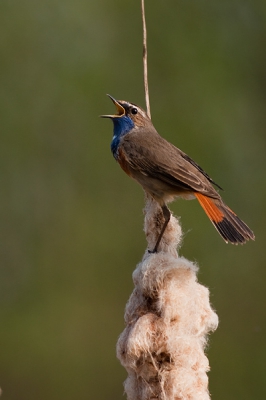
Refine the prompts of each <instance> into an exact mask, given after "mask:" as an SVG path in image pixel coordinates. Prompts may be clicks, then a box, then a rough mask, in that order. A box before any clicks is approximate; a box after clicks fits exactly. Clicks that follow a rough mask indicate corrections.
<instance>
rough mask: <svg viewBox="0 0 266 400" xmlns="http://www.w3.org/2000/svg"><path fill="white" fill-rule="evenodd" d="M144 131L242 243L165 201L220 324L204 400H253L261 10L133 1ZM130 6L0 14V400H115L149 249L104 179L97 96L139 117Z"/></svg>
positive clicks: (119, 182) (116, 190)
mask: <svg viewBox="0 0 266 400" xmlns="http://www.w3.org/2000/svg"><path fill="white" fill-rule="evenodd" d="M146 13H147V27H148V52H149V53H148V55H149V59H148V63H149V84H150V97H151V111H152V117H153V122H154V124H155V126H156V127H157V129H158V131H159V132H160V133H161V134H162V135H163V136H164V137H165V138H167V139H168V140H169V141H171V142H173V143H174V144H175V145H176V146H178V147H180V148H181V149H182V150H183V151H185V152H186V153H188V154H189V155H190V156H191V157H192V158H194V159H195V160H196V161H197V162H198V163H199V164H200V165H201V166H202V167H203V168H204V169H205V170H206V171H207V172H208V173H209V174H210V175H211V177H212V178H213V179H214V180H215V181H216V182H218V183H219V184H220V185H221V186H222V187H223V188H224V189H225V192H224V193H223V197H224V200H225V201H226V202H227V203H228V205H229V206H230V207H232V208H233V209H234V210H235V211H236V212H237V213H238V214H239V216H240V217H242V218H243V219H244V220H245V221H246V222H247V223H248V224H249V225H250V227H251V228H252V229H254V232H255V234H256V241H255V242H254V243H253V242H252V243H248V244H246V245H245V246H243V247H242V246H238V247H234V246H231V245H226V244H225V243H224V242H223V241H222V239H221V238H220V237H219V235H218V234H217V233H216V231H215V230H214V228H213V227H212V225H211V224H210V222H209V221H208V219H207V218H206V216H205V215H204V213H203V211H202V210H201V209H200V206H199V205H198V204H197V203H196V201H194V202H185V201H182V200H180V201H177V202H175V203H174V204H172V205H171V209H172V210H173V212H174V213H175V214H176V215H180V216H181V222H182V226H183V230H184V243H183V246H182V249H181V254H182V255H184V256H185V257H187V258H188V259H190V260H193V261H196V262H197V263H198V264H199V266H200V271H199V280H200V282H202V283H203V284H205V285H206V286H208V287H209V288H210V291H211V301H212V304H213V306H214V308H215V309H216V310H217V313H218V315H219V317H220V325H219V328H218V330H217V331H216V332H215V333H214V334H213V335H212V336H211V338H210V343H209V347H208V357H209V359H210V364H211V372H210V373H209V378H210V392H211V394H212V398H213V399H215V400H223V399H225V398H226V399H227V400H235V399H241V400H250V399H251V398H252V399H256V400H262V399H265V398H266V386H265V372H266V365H265V359H266V342H265V337H266V320H265V319H266V318H265V317H266V312H265V300H266V296H265V281H266V268H265V267H266V265H265V226H266V217H265V197H266V176H265V166H266V162H265V150H266V108H265V106H266V2H265V0H223V1H221V0H211V1H206V0H186V1H179V0H167V1H164V2H161V1H155V0H146ZM142 82H143V78H142V25H141V14H140V1H136V0H127V1H121V0H97V1H92V0H75V1H74V0H43V1H33V0H25V1H20V2H18V1H17V2H15V1H7V0H2V1H1V2H0V116H1V119H0V132H1V134H0V138H1V142H0V143H1V145H0V152H1V156H0V165H1V168H0V179H1V189H0V193H1V195H0V204H1V209H0V234H1V241H0V245H1V256H0V257H1V261H0V262H1V266H0V320H1V329H0V348H1V351H0V353H1V357H0V386H1V388H2V389H3V395H2V398H3V399H6V400H17V399H20V400H24V399H25V400H36V399H38V400H44V399H45V400H47V399H49V400H60V399H64V400H70V399H74V398H75V399H79V400H82V399H84V400H85V399H94V400H104V399H109V400H113V399H116V400H117V399H122V398H123V386H122V382H123V381H124V379H125V378H126V373H125V371H124V370H123V368H122V367H121V366H120V364H119V362H118V361H117V359H116V356H115V344H116V341H117V337H118V335H119V334H120V333H121V332H122V330H123V327H124V322H123V312H124V307H125V303H126V301H127V299H128V297H129V295H130V293H131V291H132V288H133V284H132V278H131V275H132V271H133V270H134V268H135V266H136V264H137V263H138V262H139V261H140V260H141V258H142V255H143V252H144V250H145V247H146V241H145V236H144V233H143V230H142V228H143V214H142V208H143V204H144V202H143V192H142V189H141V188H140V187H139V186H138V185H137V184H135V183H134V182H133V181H132V180H130V179H129V178H128V177H127V176H126V175H125V174H124V173H123V171H121V170H120V168H119V166H118V165H117V164H116V163H115V161H114V159H113V158H112V155H111V152H110V141H111V137H112V124H111V122H110V121H108V120H101V119H100V118H98V115H99V114H105V113H112V112H113V110H114V108H113V104H112V103H111V102H110V100H109V99H108V98H107V97H106V96H105V94H106V93H110V94H112V95H113V96H115V97H116V98H118V99H125V100H129V101H132V102H134V103H137V104H139V105H142V106H145V103H144V94H143V84H142Z"/></svg>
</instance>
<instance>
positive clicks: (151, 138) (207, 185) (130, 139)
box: [120, 129, 220, 198]
mask: <svg viewBox="0 0 266 400" xmlns="http://www.w3.org/2000/svg"><path fill="white" fill-rule="evenodd" d="M120 147H121V150H122V151H123V157H124V159H125V161H126V162H127V163H128V165H129V166H130V167H131V168H132V169H133V170H136V171H138V173H141V174H143V175H146V176H150V177H152V178H155V179H158V180H160V181H163V182H164V183H167V184H169V185H171V186H176V187H177V188H178V189H180V188H182V190H184V191H190V192H191V191H196V192H199V193H202V194H204V195H206V196H209V197H213V198H220V195H219V194H218V193H217V192H216V190H215V189H214V188H213V186H212V185H211V183H214V182H213V181H212V179H211V178H210V177H209V175H207V174H206V173H205V172H204V171H203V169H202V168H201V167H200V166H198V164H196V163H195V162H194V161H193V160H192V159H191V158H189V157H188V156H187V155H186V154H185V153H183V152H182V151H181V150H179V149H178V148H177V147H175V146H174V145H172V144H171V143H169V142H167V140H165V139H163V138H162V137H161V136H160V135H159V134H158V133H157V132H156V131H155V129H154V131H152V132H147V131H146V130H144V129H143V130H142V129H139V130H138V131H136V132H131V133H130V134H129V135H125V136H124V137H123V139H122V140H121V143H120Z"/></svg>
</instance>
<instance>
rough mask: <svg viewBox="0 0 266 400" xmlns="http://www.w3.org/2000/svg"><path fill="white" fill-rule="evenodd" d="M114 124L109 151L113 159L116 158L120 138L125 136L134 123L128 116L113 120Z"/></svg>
mask: <svg viewBox="0 0 266 400" xmlns="http://www.w3.org/2000/svg"><path fill="white" fill-rule="evenodd" d="M113 123H114V136H113V139H112V142H111V150H112V153H113V156H114V158H115V159H117V157H118V152H117V150H118V147H119V143H120V140H121V137H123V136H124V135H126V134H127V133H128V132H130V131H131V129H133V128H134V126H135V125H134V122H133V121H132V119H131V118H129V117H128V116H126V115H125V116H123V117H118V118H113Z"/></svg>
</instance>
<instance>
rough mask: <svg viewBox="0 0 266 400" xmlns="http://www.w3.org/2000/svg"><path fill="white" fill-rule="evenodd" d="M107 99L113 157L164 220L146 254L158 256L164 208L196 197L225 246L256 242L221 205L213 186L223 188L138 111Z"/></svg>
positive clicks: (166, 214) (168, 214)
mask: <svg viewBox="0 0 266 400" xmlns="http://www.w3.org/2000/svg"><path fill="white" fill-rule="evenodd" d="M107 96H109V98H110V99H111V100H112V102H113V103H114V105H115V107H116V110H117V113H116V114H114V115H101V117H103V118H110V119H111V120H112V121H113V138H112V141H111V151H112V153H113V156H114V158H115V160H116V161H117V162H118V163H119V165H120V167H121V168H122V169H123V170H124V171H125V172H126V174H127V175H129V176H130V177H131V178H133V179H134V180H135V181H137V182H138V183H139V184H140V185H141V186H142V188H143V189H144V191H145V192H147V193H148V194H150V195H151V196H152V198H153V199H154V200H155V201H156V202H157V203H158V204H159V206H160V207H161V210H162V213H163V216H164V224H163V226H162V229H161V231H160V233H159V235H158V238H157V241H156V244H155V247H154V249H153V250H150V251H149V252H150V253H157V252H158V248H159V244H160V241H161V239H162V237H163V234H164V232H165V229H166V227H167V225H168V222H169V220H170V217H171V212H170V210H169V208H168V207H167V204H168V203H170V202H172V201H173V200H175V199H176V198H178V197H181V198H184V199H195V198H196V199H197V200H198V202H199V204H200V205H201V207H202V208H203V210H204V211H205V213H206V214H207V216H208V217H209V219H210V221H211V222H212V224H213V225H214V227H215V228H216V229H217V231H218V232H219V234H220V235H221V237H222V238H223V239H224V241H225V242H226V243H228V242H230V243H232V244H238V243H241V244H243V243H245V242H246V241H248V240H250V239H252V240H254V239H255V236H254V233H253V232H252V230H251V229H250V228H249V227H248V226H247V225H246V224H245V222H243V221H242V220H241V219H240V218H239V217H238V216H237V215H236V214H235V213H234V211H232V210H231V209H230V208H229V207H228V206H227V205H226V204H225V203H224V202H223V200H222V197H221V196H220V194H219V193H218V191H217V190H216V189H215V188H214V186H216V188H217V189H221V190H222V188H221V187H220V186H219V185H218V184H217V183H215V182H214V181H213V180H212V178H211V177H210V176H209V175H208V174H207V173H206V172H205V171H204V170H203V169H202V168H201V167H200V166H199V165H198V164H197V163H196V162H195V161H194V160H193V159H192V158H190V157H189V156H188V155H187V154H186V153H184V152H183V151H182V150H180V149H178V148H177V147H175V146H174V145H173V144H171V143H170V142H168V141H167V140H166V139H164V138H163V137H162V136H160V135H159V133H158V132H157V131H156V129H155V127H154V126H153V123H152V121H151V119H150V118H149V116H148V115H147V113H146V112H145V110H144V109H143V108H141V107H140V106H138V105H136V104H134V103H130V102H128V101H124V100H116V99H115V98H114V97H112V96H111V95H107Z"/></svg>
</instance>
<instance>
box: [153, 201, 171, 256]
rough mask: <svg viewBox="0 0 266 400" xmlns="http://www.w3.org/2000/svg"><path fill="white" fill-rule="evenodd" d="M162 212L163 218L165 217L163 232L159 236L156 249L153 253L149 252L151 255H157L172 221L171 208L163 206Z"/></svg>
mask: <svg viewBox="0 0 266 400" xmlns="http://www.w3.org/2000/svg"><path fill="white" fill-rule="evenodd" d="M162 212H163V216H164V224H163V227H162V230H161V232H160V235H159V236H158V239H157V242H156V245H155V247H154V249H153V250H152V251H149V253H157V250H158V246H159V244H160V241H161V239H162V237H163V234H164V231H165V229H166V227H167V225H168V222H169V221H170V217H171V213H170V210H169V208H168V207H167V206H166V205H165V204H164V205H163V206H162Z"/></svg>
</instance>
